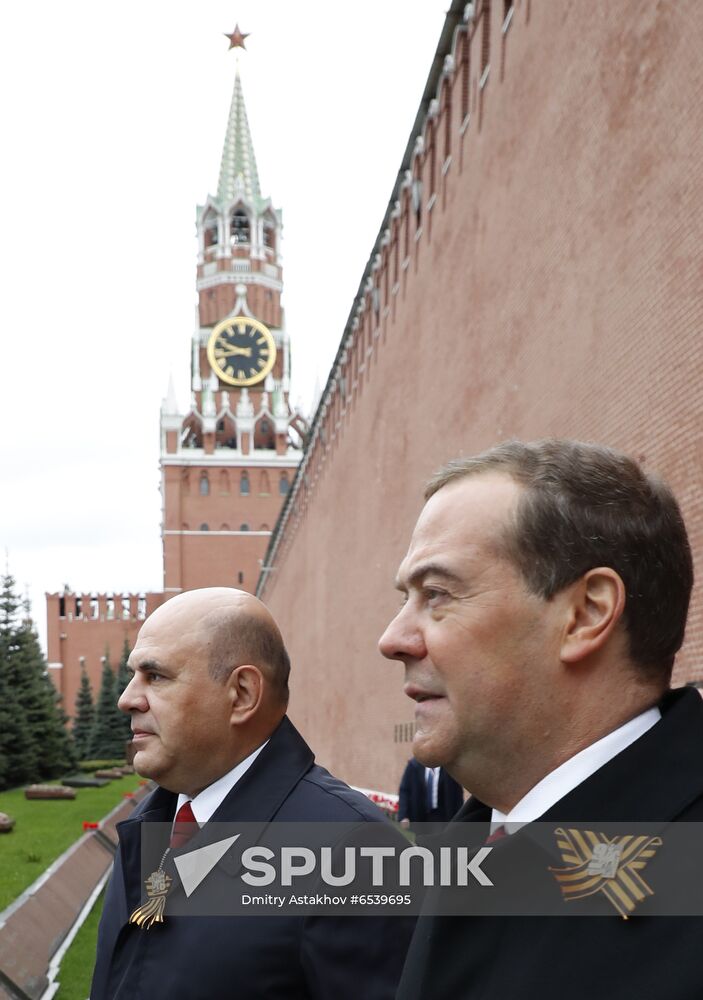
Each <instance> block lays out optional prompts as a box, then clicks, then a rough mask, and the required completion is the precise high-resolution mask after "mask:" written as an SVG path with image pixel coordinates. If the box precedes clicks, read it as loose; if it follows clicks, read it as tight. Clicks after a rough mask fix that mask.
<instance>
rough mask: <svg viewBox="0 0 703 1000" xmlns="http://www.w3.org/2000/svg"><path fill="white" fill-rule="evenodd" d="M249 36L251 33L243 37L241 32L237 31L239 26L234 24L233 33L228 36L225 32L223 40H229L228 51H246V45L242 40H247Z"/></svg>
mask: <svg viewBox="0 0 703 1000" xmlns="http://www.w3.org/2000/svg"><path fill="white" fill-rule="evenodd" d="M250 34H251V32H250V31H248V32H247V33H246V34H245V35H243V34H242V32H241V31H240V30H239V25H238V24H235V26H234V31H233V32H232V34H231V35H228V34H227V32H225V38H229V47H230V49H246V45H245V44H244V39H245V38H248V37H249V35H250ZM228 51H229V50H228Z"/></svg>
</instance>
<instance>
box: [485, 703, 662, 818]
mask: <svg viewBox="0 0 703 1000" xmlns="http://www.w3.org/2000/svg"><path fill="white" fill-rule="evenodd" d="M660 719H661V712H660V711H659V709H658V708H648V709H647V710H646V711H644V712H642V713H641V714H640V715H637V716H635V718H634V719H630V721H629V722H626V723H625V725H624V726H620V728H619V729H615V730H614V731H613V732H612V733H608V735H607V736H604V737H603V738H602V739H600V740H597V741H596V742H595V743H592V744H591V745H590V747H586V748H585V750H580V751H579V753H577V754H574V756H573V757H570V758H569V760H566V761H564V763H563V764H560V765H559V767H557V768H555V769H554V770H553V771H550V773H549V774H547V775H545V776H544V778H542V780H541V781H538V782H537V784H536V785H535V786H534V788H531V789H530V790H529V792H528V793H527V795H524V796H523V797H522V798H521V799H520V801H519V802H518V803H517V804H516V805H514V806H513V808H512V809H511V810H510V812H508V813H503V812H501V811H500V810H499V809H494V810H493V812H492V814H491V832H493V831H494V830H495V829H497V828H498V827H499V826H503V827H505V832H506V833H508V834H510V833H515V832H516V831H517V830H519V829H520V827H521V826H525V825H526V824H527V823H533V822H534V821H535V820H536V819H539V817H540V816H542V814H543V813H545V812H546V811H547V809H549V808H550V806H553V805H554V803H555V802H558V801H559V800H560V799H563V798H564V796H565V795H567V794H568V793H569V792H571V791H573V789H574V788H577V787H578V785H580V784H582V782H584V781H585V780H586V778H589V777H590V776H591V775H592V774H594V773H595V772H596V771H597V770H598V769H599V768H601V767H603V765H604V764H607V763H608V761H609V760H612V759H613V757H617V755H618V754H619V753H622V751H623V750H625V749H626V748H627V747H629V745H630V744H631V743H634V742H635V740H638V739H639V738H640V736H643V735H644V734H645V733H646V732H647V730H648V729H651V728H652V726H654V725H656V723H657V722H659V720H660Z"/></svg>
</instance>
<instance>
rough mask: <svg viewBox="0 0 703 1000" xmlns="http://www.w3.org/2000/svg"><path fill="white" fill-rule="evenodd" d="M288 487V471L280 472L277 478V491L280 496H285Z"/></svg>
mask: <svg viewBox="0 0 703 1000" xmlns="http://www.w3.org/2000/svg"><path fill="white" fill-rule="evenodd" d="M289 489H290V483H289V482H288V473H287V472H282V473H281V478H280V479H279V480H278V492H279V493H280V494H281V496H282V497H284V496H286V494H287V493H288V490H289Z"/></svg>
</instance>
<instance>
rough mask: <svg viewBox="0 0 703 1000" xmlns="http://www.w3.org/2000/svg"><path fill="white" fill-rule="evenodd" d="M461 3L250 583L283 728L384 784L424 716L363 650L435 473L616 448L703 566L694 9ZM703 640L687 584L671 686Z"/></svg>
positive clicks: (383, 664)
mask: <svg viewBox="0 0 703 1000" xmlns="http://www.w3.org/2000/svg"><path fill="white" fill-rule="evenodd" d="M474 6H475V8H476V14H475V18H474V20H473V21H471V22H468V23H466V22H464V21H462V14H463V10H464V7H465V5H464V4H463V3H453V4H452V7H451V10H450V13H449V15H448V23H447V27H446V29H445V33H444V35H443V37H442V40H441V42H440V49H439V51H438V56H437V58H436V59H435V63H434V65H433V69H432V73H431V76H430V83H429V84H428V87H429V89H428V91H427V92H426V95H425V99H424V100H423V104H422V106H421V108H420V112H419V114H418V125H419V128H418V130H417V136H419V137H421V138H418V139H417V141H416V140H415V137H411V141H410V143H409V146H408V150H407V151H406V157H405V161H404V164H403V170H404V169H406V168H407V170H408V171H409V172H410V173H409V174H408V175H407V176H405V178H404V179H403V171H402V170H401V175H400V180H401V181H402V183H399V184H398V185H396V188H395V190H394V191H393V194H392V197H391V201H390V205H389V211H388V214H387V215H386V218H385V219H384V220H383V223H382V225H381V230H380V233H379V239H378V242H377V244H376V246H375V248H374V251H373V253H372V256H371V259H370V261H369V265H368V266H367V268H366V271H365V273H364V275H363V277H362V282H361V286H360V291H359V296H358V298H357V300H356V301H355V302H354V305H353V308H352V312H351V316H350V322H349V325H348V327H347V329H346V331H345V333H344V338H343V341H342V345H341V347H340V352H339V354H338V356H337V361H336V362H335V366H334V368H333V371H332V372H331V375H330V380H329V382H328V384H327V388H326V390H325V393H324V395H323V399H322V403H321V407H320V409H319V411H318V414H317V417H316V419H315V423H314V427H313V441H312V444H311V445H310V447H309V448H308V452H307V454H306V457H305V459H304V466H303V467H301V470H300V472H299V475H298V478H297V480H296V484H295V486H294V489H293V490H292V492H291V494H290V496H289V498H288V502H287V505H286V507H285V508H284V513H283V521H282V525H283V526H282V529H281V530H280V531H279V533H278V535H275V536H274V538H273V540H272V543H271V547H270V549H269V554H268V564H269V567H270V568H269V570H268V572H267V573H266V575H265V577H264V578H262V583H263V589H262V590H261V593H262V596H263V598H264V600H265V601H266V602H267V603H268V604H269V605H270V607H271V609H272V611H273V613H274V614H275V615H276V617H277V619H278V621H279V622H280V624H281V627H282V630H283V633H284V635H285V637H286V640H287V642H288V645H289V647H290V652H291V654H292V658H293V663H294V668H293V669H294V673H293V676H292V703H291V715H292V718H293V720H294V721H295V723H296V724H299V725H300V727H301V728H302V730H303V732H304V733H305V735H306V737H307V738H308V739H309V740H310V742H311V744H312V746H313V747H314V749H315V751H316V753H317V756H318V759H319V760H320V761H321V762H322V763H323V764H325V765H326V766H329V767H330V768H331V769H333V770H334V771H335V772H337V773H338V774H339V775H340V776H342V777H344V778H346V779H347V780H348V781H350V782H353V783H355V784H359V785H362V786H366V787H372V788H384V789H387V790H393V789H396V788H397V783H398V780H399V778H400V775H401V771H402V767H403V765H404V762H405V760H406V759H407V757H408V756H409V755H410V744H409V742H408V741H407V739H408V737H409V736H410V732H411V724H412V719H413V710H412V704H411V703H410V702H409V701H408V700H407V699H406V698H405V697H404V696H403V694H402V692H401V683H402V682H401V677H402V667H401V665H400V664H392V663H389V662H387V661H385V660H383V659H382V658H381V656H380V655H379V654H378V652H377V650H376V640H377V637H378V636H379V634H380V633H381V632H382V630H383V628H384V626H385V624H386V623H387V621H388V620H389V618H390V617H391V616H392V615H393V614H394V612H395V610H396V608H397V604H398V599H397V595H396V594H395V592H394V590H393V586H392V580H393V576H394V573H395V570H396V568H397V566H398V563H399V561H400V559H401V557H402V556H403V554H404V551H405V548H406V546H407V542H408V539H409V535H410V532H411V530H412V526H413V524H414V521H415V518H416V516H417V514H418V511H419V509H420V506H421V494H422V484H423V481H424V480H425V479H426V478H427V477H428V476H429V475H430V474H431V473H432V471H433V470H435V469H436V468H437V467H438V466H439V465H440V464H441V463H443V462H444V461H446V460H447V459H449V458H451V457H454V456H457V455H461V454H470V453H472V452H476V451H478V450H480V449H483V448H486V447H488V446H490V445H493V444H495V443H496V442H499V441H501V440H503V439H505V438H508V437H511V436H517V437H520V438H524V439H531V438H537V437H541V436H544V435H561V436H570V437H576V438H582V439H586V440H594V441H600V442H605V443H607V444H610V445H612V446H614V447H617V448H621V449H623V450H625V451H627V452H629V453H631V454H633V455H635V456H637V457H638V458H639V459H640V460H641V461H642V462H643V463H644V465H645V467H646V468H647V469H650V470H653V471H656V472H658V473H660V474H662V475H663V476H664V477H665V478H667V479H668V480H669V481H670V483H671V484H672V485H673V487H674V488H675V490H676V492H677V494H678V496H679V498H680V500H681V503H682V505H683V508H684V513H685V516H686V518H687V522H688V525H689V528H690V533H691V537H692V542H693V546H694V549H695V552H696V562H697V568H698V573H699V575H700V574H701V573H702V572H703V563H702V562H701V555H700V553H701V547H702V543H703V502H702V497H703V471H702V470H703V463H702V459H703V455H702V453H701V452H702V449H701V402H702V400H703V353H702V351H701V326H702V324H703V198H701V192H702V191H703V60H701V58H700V53H701V51H703V16H702V14H701V7H700V3H699V2H698V0H644V2H640V0H622V2H619V3H610V2H607V0H595V2H590V3H584V2H582V0H571V2H569V0H559V2H558V3H556V2H554V0H519V2H517V3H516V4H515V6H514V8H513V7H512V6H511V4H510V3H505V2H504V0H500V2H498V0H493V4H492V5H491V7H490V9H489V8H488V5H487V4H486V3H483V5H482V4H481V3H480V2H479V3H478V4H476V5H474ZM454 25H456V28H455V29H454ZM448 55H450V56H451V57H452V58H451V59H445V57H446V56H448ZM431 100H432V101H433V103H430V101H431ZM398 152H399V158H400V154H401V151H400V150H399V151H398ZM418 179H421V181H422V190H421V191H419V190H418V186H417V184H415V185H413V180H415V181H416V180H418ZM387 180H388V185H389V189H390V187H391V185H392V181H393V179H392V178H388V179H387ZM413 188H414V189H415V194H416V196H417V194H419V195H420V197H419V199H418V201H419V204H420V211H419V213H417V214H416V212H415V205H414V204H413ZM396 202H397V204H396ZM702 647H703V604H702V603H701V599H700V591H699V595H698V596H697V597H696V599H695V601H694V605H693V609H692V616H691V620H690V626H689V630H688V639H687V643H686V647H685V651H684V652H683V654H682V655H681V657H680V660H679V665H678V669H677V672H676V681H677V682H678V683H684V682H686V681H689V680H693V679H702V678H703V658H702V656H701V654H702V653H703V648H702ZM515 711H516V712H519V711H520V706H519V705H516V706H515Z"/></svg>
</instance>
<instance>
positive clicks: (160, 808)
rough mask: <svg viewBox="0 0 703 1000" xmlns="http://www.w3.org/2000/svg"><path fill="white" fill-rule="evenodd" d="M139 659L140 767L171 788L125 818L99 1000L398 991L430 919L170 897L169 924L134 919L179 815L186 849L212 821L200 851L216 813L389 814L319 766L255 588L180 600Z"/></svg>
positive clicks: (349, 819)
mask: <svg viewBox="0 0 703 1000" xmlns="http://www.w3.org/2000/svg"><path fill="white" fill-rule="evenodd" d="M129 667H130V670H131V671H132V672H133V676H132V680H131V681H130V683H129V685H128V686H127V688H126V690H125V691H124V693H123V694H122V696H121V698H120V707H121V708H122V709H123V711H126V712H129V713H130V715H131V718H132V731H133V734H134V739H133V744H134V749H135V755H134V767H135V769H136V771H137V772H138V773H139V774H142V775H145V776H146V777H150V778H153V779H154V780H155V781H156V782H158V785H159V787H158V788H157V789H156V790H155V791H154V792H153V793H152V794H151V795H150V796H149V797H148V798H147V799H145V801H144V802H143V803H142V804H141V805H140V806H139V807H138V808H137V810H136V811H135V814H134V816H133V817H132V818H131V819H129V820H128V821H127V822H125V823H121V824H120V825H119V828H118V829H119V838H120V844H119V850H118V853H117V857H116V861H115V868H114V872H113V875H112V878H111V880H110V884H109V887H108V890H107V896H106V899H105V907H104V911H103V917H102V920H101V924H100V931H99V937H98V949H97V961H96V967H95V972H94V976H93V986H92V990H91V1000H139V998H157V1000H158V998H161V997H164V998H168V1000H218V998H223V1000H224V998H229V997H234V996H236V997H241V998H242V1000H256V998H262V1000H263V998H267V1000H276V998H281V1000H283V998H285V1000H312V998H314V1000H329V998H332V997H334V998H335V1000H344V998H349V1000H351V998H357V997H359V996H363V997H365V998H371V1000H374V998H378V1000H391V998H392V997H393V996H394V993H395V989H396V986H397V983H398V979H399V976H400V970H401V968H402V963H403V958H404V955H405V951H406V949H407V944H408V941H409V938H410V934H411V933H412V927H413V924H414V921H413V920H412V919H410V918H407V917H399V918H398V917H395V918H393V917H389V918H385V917H383V916H372V917H366V916H358V917H356V916H351V917H349V916H347V917H343V916H339V917H337V916H334V915H332V916H328V915H314V914H307V915H306V914H305V913H301V914H300V915H298V914H297V913H291V912H290V911H289V912H288V913H283V912H282V913H281V915H278V914H276V915H258V914H255V913H254V914H252V915H251V916H248V915H247V916H238V915H235V916H212V915H210V916H208V915H202V916H179V915H169V897H168V896H167V897H166V905H165V916H164V920H163V923H160V924H159V923H155V924H154V925H153V926H151V927H149V928H148V929H144V928H143V927H141V926H138V925H137V924H136V923H134V922H130V916H131V915H132V914H134V913H135V912H136V913H139V912H140V910H139V907H140V904H144V903H145V893H144V885H143V883H142V873H141V863H140V861H141V855H140V850H141V847H142V843H143V841H144V842H146V840H148V837H147V834H149V833H155V832H156V833H158V832H160V831H162V829H163V827H162V825H163V824H169V826H168V827H167V828H166V829H167V834H168V833H169V832H170V831H171V827H170V824H172V823H173V821H174V817H175V816H176V813H178V819H177V821H176V822H175V823H174V824H173V832H172V833H171V839H172V851H171V854H172V855H173V856H174V857H177V854H174V852H177V851H178V850H186V851H188V850H190V847H189V846H188V845H187V844H186V843H185V839H184V838H185V836H186V834H187V835H193V834H194V833H196V831H197V835H196V836H195V839H193V841H192V843H193V845H194V848H193V850H195V848H197V847H199V846H200V842H199V840H198V837H200V836H204V835H205V834H206V832H207V830H208V829H213V827H209V826H208V824H209V823H210V822H212V823H213V824H214V823H221V822H226V823H245V824H250V823H255V824H260V825H261V831H262V835H263V834H264V832H265V830H266V829H267V828H268V829H269V830H273V829H274V827H273V825H272V824H273V823H276V824H280V823H286V822H293V823H297V824H300V822H301V821H307V822H308V823H309V822H313V821H314V822H317V823H323V822H324V823H327V822H329V823H344V824H354V825H355V826H357V827H358V826H359V824H363V827H362V828H363V829H367V826H366V824H368V823H381V824H384V825H385V820H384V818H383V815H382V814H381V813H380V811H379V810H378V809H377V808H376V807H375V806H373V805H372V804H371V803H370V802H369V801H368V800H367V799H366V798H365V797H364V796H363V795H361V794H360V793H358V792H355V791H353V790H352V789H350V788H349V787H348V786H347V785H345V784H344V783H343V782H341V781H339V780H337V779H336V778H334V777H332V776H331V775H330V774H328V772H327V771H325V770H324V769H323V768H321V767H318V766H317V765H316V764H315V763H314V757H313V754H312V751H311V750H310V749H309V747H308V746H307V745H306V743H305V742H304V740H303V739H302V737H301V736H300V734H299V733H298V732H297V731H296V730H295V728H294V727H293V725H292V724H291V723H290V721H289V720H288V718H287V717H286V715H285V711H286V703H287V692H288V671H289V661H288V656H287V654H286V651H285V648H284V646H283V642H282V640H281V636H280V633H279V632H278V629H277V627H276V625H275V623H274V621H273V619H272V618H271V616H270V614H269V613H268V611H267V610H266V608H265V607H264V606H263V605H262V604H261V602H259V601H257V600H256V598H254V597H252V596H251V595H249V594H245V593H242V592H241V591H233V590H230V589H227V588H211V589H207V590H202V591H191V592H188V593H185V594H182V595H179V596H178V597H174V598H172V599H171V600H170V601H168V602H167V603H166V604H164V605H163V606H162V607H161V608H159V609H158V610H157V611H156V612H154V614H153V615H152V616H151V617H150V618H149V619H148V620H147V621H146V622H145V624H144V625H143V627H142V629H141V631H140V633H139V637H138V640H137V643H136V646H135V648H134V650H133V652H132V654H131V656H130V660H129ZM151 824H161V825H160V826H156V827H155V826H151ZM279 829H280V827H279ZM379 829H380V828H379ZM390 832H391V835H392V836H394V837H397V838H398V839H399V840H400V839H401V838H400V835H399V834H397V833H394V832H393V831H390ZM226 857H227V856H225V859H226ZM225 859H223V865H224V861H225ZM162 864H164V871H167V872H168V871H170V872H171V873H172V874H174V871H173V869H171V868H168V861H167V862H166V863H164V862H162ZM236 868H237V865H236V863H234V862H233V863H232V867H231V870H228V868H227V866H226V865H225V866H224V874H223V873H222V871H220V870H219V869H218V872H217V874H218V875H219V877H220V879H221V881H220V882H218V883H217V890H218V891H220V889H219V887H220V885H223V886H224V887H225V890H229V886H230V885H231V886H232V891H234V879H233V876H234V875H236V874H237V871H236ZM229 876H232V878H231V879H230V881H229V882H228V878H229ZM172 888H173V889H174V890H175V886H173V887H172ZM240 889H241V886H240ZM225 895H227V892H226V893H225ZM174 901H175V896H174ZM146 902H147V903H149V901H148V900H146ZM147 925H148V922H147V924H145V926H147Z"/></svg>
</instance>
